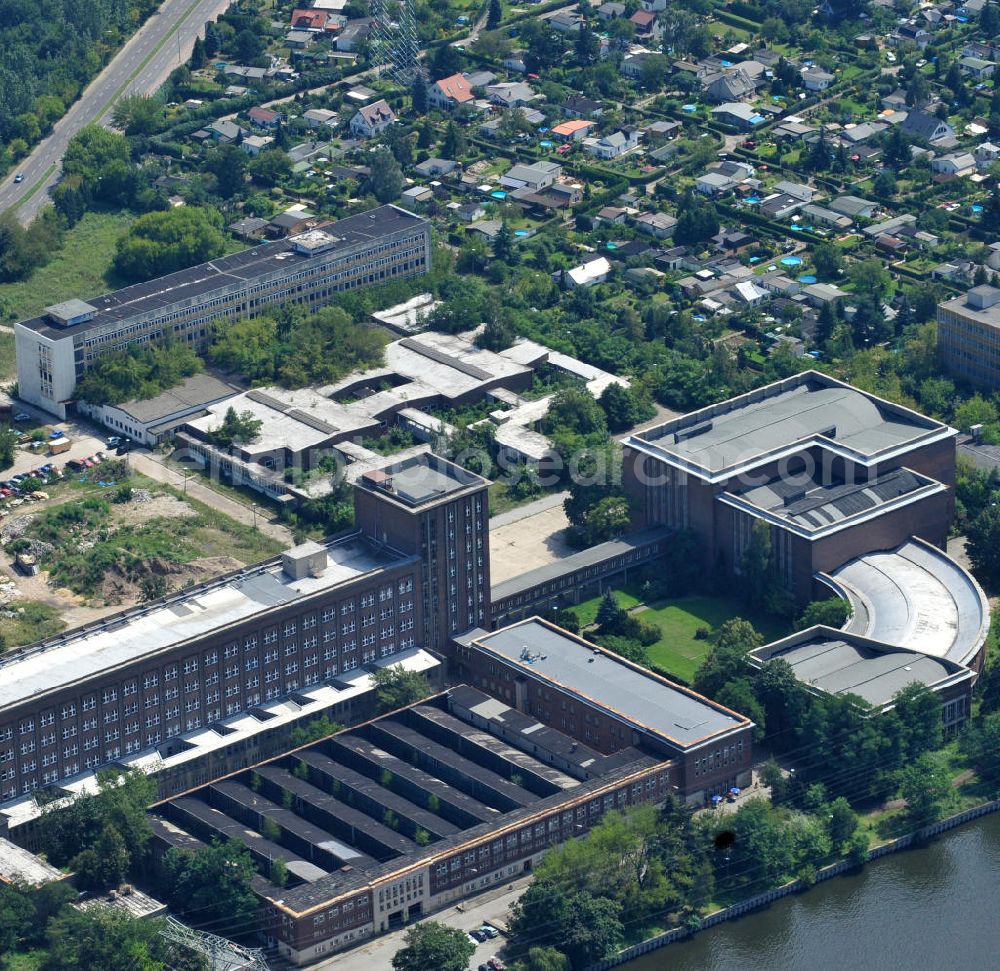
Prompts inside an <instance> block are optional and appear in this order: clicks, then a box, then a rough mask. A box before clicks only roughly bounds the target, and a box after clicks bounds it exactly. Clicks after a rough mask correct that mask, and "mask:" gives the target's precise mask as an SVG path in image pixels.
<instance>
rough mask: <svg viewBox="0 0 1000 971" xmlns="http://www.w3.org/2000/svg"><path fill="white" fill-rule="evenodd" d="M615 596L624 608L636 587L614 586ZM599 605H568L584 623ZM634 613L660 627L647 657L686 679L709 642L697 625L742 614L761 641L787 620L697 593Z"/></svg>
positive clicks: (782, 629) (596, 601) (635, 601)
mask: <svg viewBox="0 0 1000 971" xmlns="http://www.w3.org/2000/svg"><path fill="white" fill-rule="evenodd" d="M615 596H616V597H617V598H618V603H619V605H620V606H622V607H624V608H625V609H626V610H630V609H631V608H633V607H636V606H639V604H640V602H641V601H640V599H639V597H638V596H636V591H634V590H633V591H631V592H630V591H629V590H628V589H627V588H626V589H624V590H615ZM599 605H600V597H594V598H592V599H591V600H586V601H584V602H583V603H581V604H579V605H577V606H574V607H572V608H571V609H572V611H573V613H574V614H576V615H577V617H579V618H580V624H581V625H582V626H584V627H585V626H587V625H588V624H592V623H594V620H595V618H596V616H597V608H598V606H599ZM637 616H638V617H640V618H641V619H642V620H644V621H645V622H646V623H649V624H654V625H655V626H657V627H659V628H660V639H659V640H658V641H657V642H656V643H655V644H653V645H652V646H651V647H650V648H649V659H650V661H652V662H653V664H655V665H656V666H657V667H660V668H663V669H664V670H665V671H669V672H670V673H671V674H673V675H675V676H676V677H678V678H683V679H684V680H685V681H687V682H690V681H691V680H692V678H693V677H694V673H695V671H696V670H697V669H698V665H699V664H701V662H702V660H703V659H704V657H705V655H706V654H707V653H708V651H709V649H710V648H711V646H712V642H711V641H710V640H709V639H708V638H704V639H701V640H699V639H697V638H696V637H695V633H696V632H697V631H698V629H699V628H703V627H705V628H708V629H709V630H710V631H713V632H714V631H715V630H717V629H718V628H719V627H721V626H722V625H723V624H724V623H725V622H726V621H727V620H731V619H732V618H733V617H743V618H744V619H745V620H749V621H750V623H752V624H753V625H754V627H755V628H756V629H757V630H758V631H759V632H760V634H761V636H762V637H763V638H764V641H765V642H767V641H772V640H775V639H776V638H778V637H781V636H782V635H784V634H787V633H788V625H787V622H786V621H784V620H782V619H780V618H777V617H772V616H770V615H769V614H761V613H758V612H756V611H748V610H746V608H744V607H743V605H742V604H740V603H739V602H738V601H736V600H731V599H729V598H727V597H716V596H708V595H701V594H698V595H694V596H690V597H680V598H678V599H677V600H665V601H658V602H656V603H654V604H651V605H650V606H649V607H647V608H644V609H642V610H640V611H639V612H638V613H637Z"/></svg>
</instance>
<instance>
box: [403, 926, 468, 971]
mask: <svg viewBox="0 0 1000 971" xmlns="http://www.w3.org/2000/svg"><path fill="white" fill-rule="evenodd" d="M475 951H476V945H475V944H474V943H473V942H472V940H471V939H470V938H469V935H468V934H466V933H465V931H462V930H459V929H458V928H457V927H448V926H446V925H445V924H442V923H440V922H438V921H436V920H429V921H424V922H423V923H422V924H417V925H416V926H415V927H411V928H410V929H409V930H408V931H407V932H406V937H405V938H404V941H403V946H402V948H400V949H399V950H398V951H397V952H396V953H395V954H394V955H393V958H392V966H393V968H394V971H430V969H431V968H434V969H435V971H465V969H466V967H467V966H468V963H469V958H471V957H472V955H473V954H474V953H475Z"/></svg>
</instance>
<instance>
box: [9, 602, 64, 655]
mask: <svg viewBox="0 0 1000 971" xmlns="http://www.w3.org/2000/svg"><path fill="white" fill-rule="evenodd" d="M11 607H12V608H13V609H15V610H20V611H23V613H21V614H20V615H19V616H18V617H0V636H2V637H3V639H4V643H5V644H6V645H7V647H8V648H10V647H21V646H23V645H24V644H34V643H35V641H41V640H44V639H45V638H46V637H52V636H54V635H55V634H58V633H60V631H63V630H65V628H66V623H65V621H63V620H62V618H61V617H60V615H59V609H58V608H57V607H53V606H51V605H50V604H44V603H39V602H38V601H34V600H21V601H16V600H15V601H14V602H13V603H12V604H11Z"/></svg>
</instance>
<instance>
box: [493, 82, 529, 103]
mask: <svg viewBox="0 0 1000 971" xmlns="http://www.w3.org/2000/svg"><path fill="white" fill-rule="evenodd" d="M486 96H487V97H488V98H489V99H490V101H492V102H493V104H495V105H500V107H501V108H521V107H523V106H524V105H526V104H530V103H531V102H532V101H534V100H536V99H537V98H540V97H541V95H540V94H539V93H538V92H537V91H535V89H534V88H533V87H532V86H531V85H530V84H525V83H524V82H523V81H503V82H501V83H500V84H490V85H487V87H486Z"/></svg>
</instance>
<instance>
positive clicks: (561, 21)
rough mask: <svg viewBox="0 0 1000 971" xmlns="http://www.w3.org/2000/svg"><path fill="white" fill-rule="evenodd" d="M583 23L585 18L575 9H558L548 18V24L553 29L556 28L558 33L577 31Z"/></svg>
mask: <svg viewBox="0 0 1000 971" xmlns="http://www.w3.org/2000/svg"><path fill="white" fill-rule="evenodd" d="M585 23H586V20H584V18H583V17H582V16H581V15H580V14H579V13H578V12H577V11H576V10H575V9H574V10H563V11H560V12H559V13H557V14H556V15H555V16H554V17H550V18H549V26H550V27H551V28H552V29H553V30H558V31H559V33H560V34H572V33H577V32H579V31H580V30H581V29H582V28H583V25H584V24H585Z"/></svg>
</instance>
